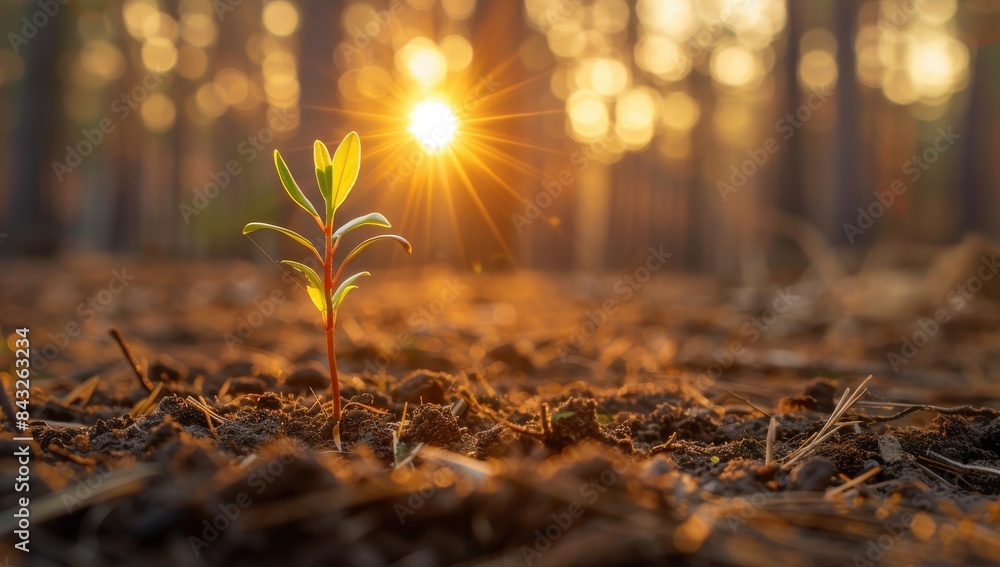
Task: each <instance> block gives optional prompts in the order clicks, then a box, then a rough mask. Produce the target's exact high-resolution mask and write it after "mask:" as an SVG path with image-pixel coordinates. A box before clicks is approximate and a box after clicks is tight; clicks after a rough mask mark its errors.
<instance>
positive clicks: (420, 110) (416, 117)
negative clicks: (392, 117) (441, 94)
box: [410, 100, 458, 153]
mask: <svg viewBox="0 0 1000 567" xmlns="http://www.w3.org/2000/svg"><path fill="white" fill-rule="evenodd" d="M457 131H458V118H457V117H456V116H455V113H454V112H452V110H451V107H450V106H448V104H446V103H444V102H442V101H440V100H426V101H424V102H421V103H420V104H418V105H417V106H416V107H415V108H414V109H413V112H411V113H410V133H411V134H413V136H414V137H415V138H416V139H417V141H418V142H420V143H421V144H422V145H423V146H424V149H426V150H427V152H428V153H438V152H440V151H441V150H443V149H444V148H446V147H447V146H448V144H450V143H451V141H452V140H454V139H455V133H456V132H457Z"/></svg>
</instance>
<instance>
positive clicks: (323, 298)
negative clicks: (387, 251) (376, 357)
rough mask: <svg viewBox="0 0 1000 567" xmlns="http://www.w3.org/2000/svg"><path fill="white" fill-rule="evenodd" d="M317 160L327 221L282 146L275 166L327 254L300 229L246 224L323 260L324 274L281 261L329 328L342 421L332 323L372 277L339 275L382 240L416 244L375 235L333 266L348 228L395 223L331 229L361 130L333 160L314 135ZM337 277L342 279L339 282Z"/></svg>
mask: <svg viewBox="0 0 1000 567" xmlns="http://www.w3.org/2000/svg"><path fill="white" fill-rule="evenodd" d="M313 161H314V162H315V165H316V183H317V184H318V185H319V192H320V194H321V195H322V196H323V200H324V201H325V202H326V221H325V222H324V221H323V219H321V218H320V215H319V213H318V212H316V208H315V207H313V204H312V203H311V202H309V199H308V198H306V196H305V195H304V194H303V193H302V190H301V189H299V186H298V184H297V183H296V182H295V179H294V178H293V177H292V174H291V172H290V171H288V166H286V165H285V160H284V159H282V157H281V154H280V153H279V152H278V150H275V151H274V165H275V168H277V170H278V177H279V178H280V179H281V185H282V186H283V187H284V188H285V191H286V192H287V193H288V196H289V197H291V198H292V200H293V201H295V203H296V204H298V205H299V206H300V207H302V208H303V209H305V211H306V212H307V213H309V216H311V217H312V218H313V220H314V221H316V224H317V225H318V226H319V228H320V230H322V231H323V237H324V242H325V249H324V254H323V255H320V253H319V250H317V249H316V247H315V246H313V244H312V242H310V241H309V240H308V239H306V238H305V237H304V236H302V235H300V234H299V233H297V232H295V231H293V230H289V229H287V228H284V227H281V226H276V225H273V224H267V223H262V222H252V223H250V224H248V225H246V226H245V227H243V234H249V233H251V232H254V231H257V230H261V229H269V230H275V231H278V232H280V233H281V234H284V235H285V236H287V237H289V238H291V239H292V240H294V241H296V242H298V243H299V244H301V245H302V246H305V247H306V248H308V249H309V251H310V252H312V253H313V254H314V255H315V256H316V259H317V260H319V265H320V267H321V268H322V269H323V276H322V277H320V275H319V274H317V273H316V271H315V270H313V269H312V268H310V267H309V266H307V265H305V264H303V263H301V262H293V261H292V260H282V261H281V263H282V264H284V265H286V266H289V267H291V268H293V269H294V270H296V271H297V272H299V273H300V274H302V275H303V276H305V278H306V291H307V292H308V293H309V298H310V299H311V300H312V302H313V305H315V306H316V309H318V310H319V312H320V314H321V315H322V317H323V324H324V326H325V327H326V352H327V358H328V359H329V362H330V388H331V389H332V390H333V411H334V414H335V415H336V416H337V419H338V421H339V420H340V409H341V406H340V381H339V380H338V377H337V355H336V352H335V350H334V327H335V325H336V324H337V311H338V310H339V309H340V306H341V304H342V303H343V302H344V297H346V296H347V293H348V292H350V291H351V290H352V289H357V287H358V286H357V285H355V283H354V282H356V281H357V279H358V278H360V277H361V276H370V275H371V274H370V273H368V272H358V273H356V274H354V275H352V276H348V277H347V278H344V280H343V281H342V282H341V281H340V276H341V275H342V274H343V272H344V268H345V267H346V266H347V264H349V263H350V262H351V260H353V259H354V258H356V257H357V256H358V254H360V253H361V252H362V251H363V250H364V249H365V248H368V247H369V246H371V245H372V244H374V243H376V242H378V241H380V240H392V241H396V242H398V243H399V245H400V246H402V247H403V249H404V250H406V253H407V254H411V253H412V252H413V249H412V247H411V246H410V243H409V242H407V241H406V239H405V238H403V237H402V236H397V235H395V234H381V235H378V236H373V237H371V238H369V239H368V240H365V241H363V242H361V244H358V245H357V246H355V247H354V249H353V250H352V251H351V253H350V254H348V255H347V256H346V257H345V258H344V259H343V261H341V262H340V265H339V266H337V269H336V270H334V266H333V258H334V256H335V255H336V253H337V248H338V247H339V246H340V241H341V239H342V238H343V237H344V236H345V235H346V234H347V233H348V232H351V231H352V230H354V229H356V228H361V227H363V226H368V225H371V226H381V227H386V228H389V227H391V226H392V225H390V224H389V221H388V220H386V218H385V217H384V216H382V215H381V214H379V213H368V214H367V215H364V216H360V217H358V218H356V219H353V220H351V221H348V222H346V223H344V224H343V225H342V226H341V227H340V228H337V229H336V230H335V229H334V228H333V221H334V217H335V216H336V214H337V209H338V208H339V207H340V205H341V204H343V202H344V200H345V199H347V195H348V194H349V193H350V192H351V189H352V188H353V187H354V184H355V183H356V182H357V180H358V171H359V170H360V168H361V140H360V139H359V138H358V134H357V132H351V133H350V134H348V135H347V136H345V137H344V140H343V141H342V142H340V146H338V147H337V151H336V152H334V154H333V159H331V158H330V150H329V149H328V148H327V147H326V144H324V143H323V142H321V141H320V140H316V143H315V144H313ZM338 282H340V284H339V285H338Z"/></svg>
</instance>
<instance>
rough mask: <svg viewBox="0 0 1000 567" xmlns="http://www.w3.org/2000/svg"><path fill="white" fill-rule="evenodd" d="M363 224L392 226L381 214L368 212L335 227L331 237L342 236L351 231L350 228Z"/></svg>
mask: <svg viewBox="0 0 1000 567" xmlns="http://www.w3.org/2000/svg"><path fill="white" fill-rule="evenodd" d="M365 225H374V226H384V227H385V228H392V225H391V224H389V221H388V220H386V218H385V217H384V216H382V215H381V214H379V213H368V214H367V215H365V216H362V217H358V218H356V219H354V220H352V221H348V222H347V223H345V224H344V226H342V227H340V228H338V229H337V232H334V233H333V237H334V238H337V237H338V236H343V235H345V234H347V233H348V232H351V231H352V230H354V229H356V228H358V227H361V226H365Z"/></svg>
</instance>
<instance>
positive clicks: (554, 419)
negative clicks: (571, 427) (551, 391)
mask: <svg viewBox="0 0 1000 567" xmlns="http://www.w3.org/2000/svg"><path fill="white" fill-rule="evenodd" d="M574 415H576V412H575V411H572V410H569V411H557V412H556V413H554V414H552V417H551V418H550V419H551V420H552V422H553V423H555V422H557V421H559V420H561V419H566V418H568V417H573V416H574Z"/></svg>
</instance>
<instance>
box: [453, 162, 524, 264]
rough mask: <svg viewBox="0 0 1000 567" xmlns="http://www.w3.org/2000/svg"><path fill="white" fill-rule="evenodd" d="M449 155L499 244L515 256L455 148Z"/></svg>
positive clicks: (508, 253) (507, 252) (506, 251)
mask: <svg viewBox="0 0 1000 567" xmlns="http://www.w3.org/2000/svg"><path fill="white" fill-rule="evenodd" d="M447 155H448V157H449V158H450V159H451V161H452V164H453V165H454V167H455V172H456V173H457V174H458V177H459V179H461V180H462V183H463V184H464V186H465V188H466V189H467V190H468V192H469V197H471V198H472V202H473V203H474V204H475V205H476V208H477V209H479V214H480V215H482V217H483V220H484V221H485V222H486V226H487V227H488V228H489V229H490V232H492V233H493V236H494V237H495V238H496V239H497V244H499V245H500V247H501V248H503V251H504V252H505V253H506V254H507V256H510V257H512V258H513V254H511V251H510V247H509V246H507V241H506V240H505V239H504V237H503V233H501V232H500V228H499V227H498V226H497V224H496V223H495V222H493V217H491V216H490V213H489V211H487V210H486V205H484V204H483V200H482V198H480V197H479V193H477V192H476V188H475V186H474V185H473V184H472V180H471V179H469V175H468V173H467V172H466V171H465V168H464V167H463V166H462V163H461V162H460V161H459V160H458V158H457V156H456V155H455V152H454V151H453V150H449V151H448V152H447Z"/></svg>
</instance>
